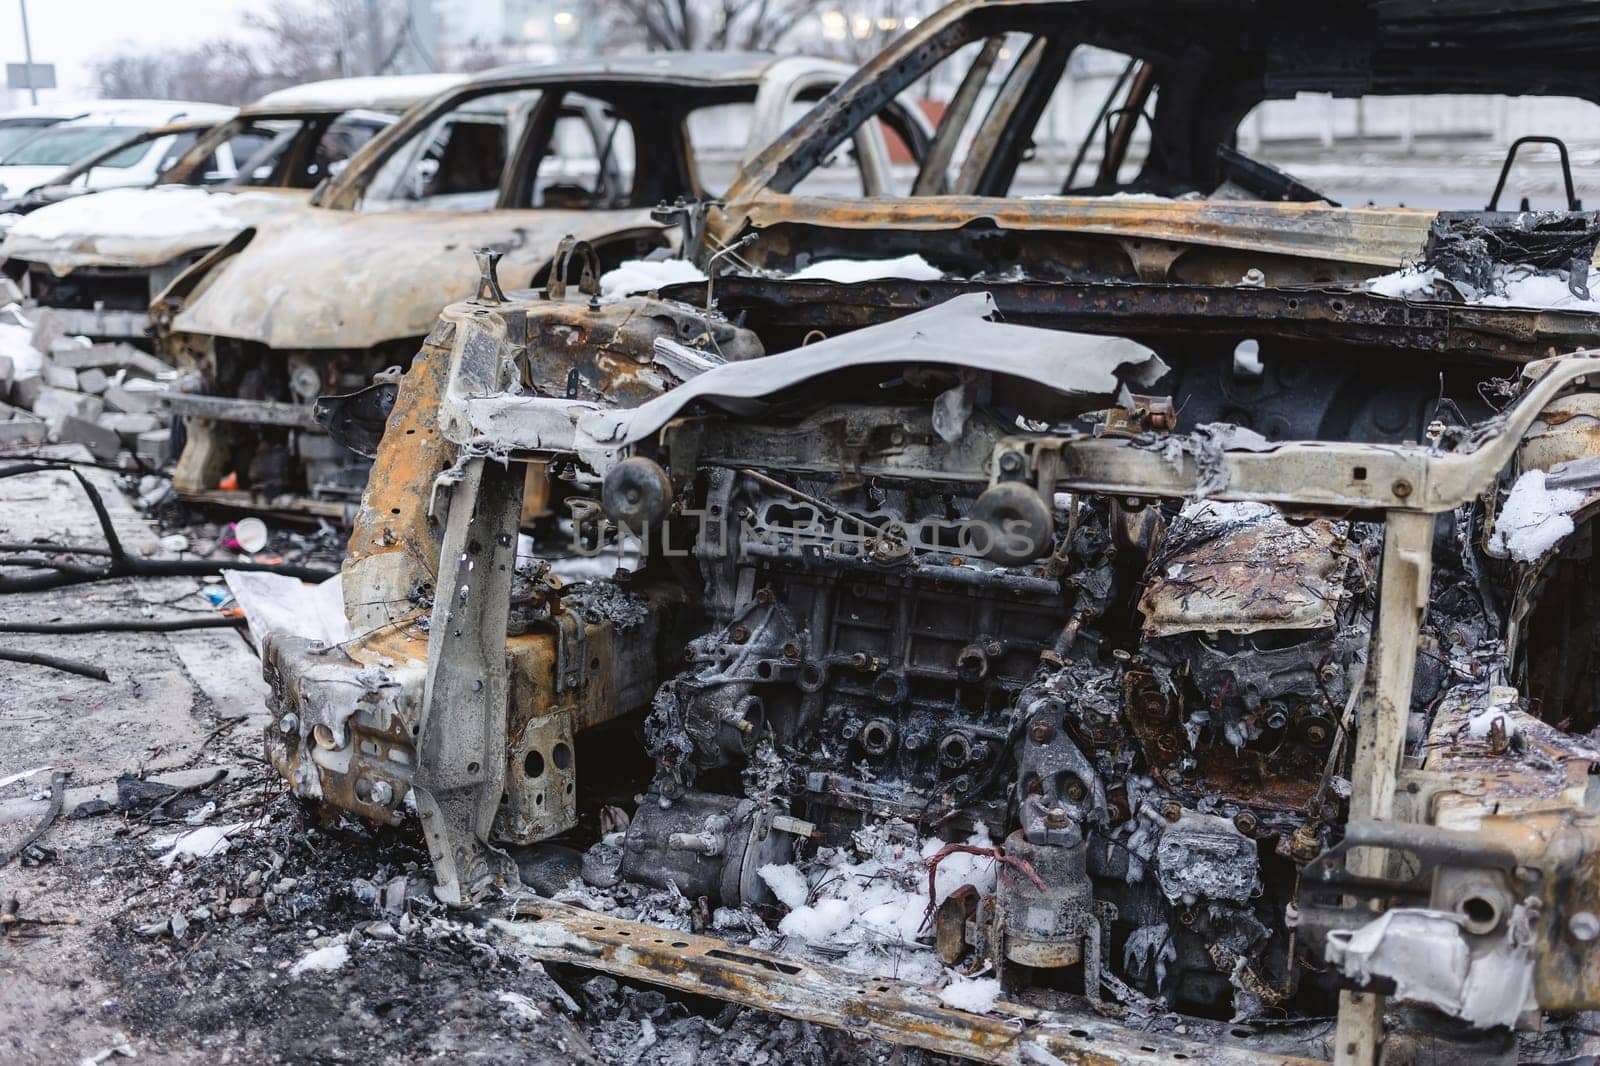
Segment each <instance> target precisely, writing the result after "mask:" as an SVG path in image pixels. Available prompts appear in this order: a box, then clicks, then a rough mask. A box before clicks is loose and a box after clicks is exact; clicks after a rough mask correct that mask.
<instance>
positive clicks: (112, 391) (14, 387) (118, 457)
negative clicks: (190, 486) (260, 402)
mask: <svg viewBox="0 0 1600 1066" xmlns="http://www.w3.org/2000/svg"><path fill="white" fill-rule="evenodd" d="M21 296H22V294H21V293H20V292H19V291H18V290H17V288H16V286H15V284H13V283H12V282H11V281H10V280H9V279H6V278H0V448H6V449H18V448H27V447H31V446H36V445H40V444H46V443H51V444H81V445H83V446H84V447H85V448H87V449H89V452H90V453H91V454H92V455H93V456H94V457H95V458H96V459H98V460H100V461H102V462H107V463H115V464H117V465H119V466H123V467H127V468H134V467H138V468H143V469H149V468H160V467H162V466H165V465H166V464H167V463H168V462H170V461H171V459H172V432H171V430H170V429H169V427H168V423H169V416H168V414H167V411H166V399H165V397H166V393H167V389H168V387H169V386H170V384H171V382H172V379H173V378H174V377H175V376H176V371H174V370H173V369H172V367H170V366H168V365H167V364H166V363H163V362H162V361H161V360H160V359H157V358H156V357H155V356H153V355H151V354H150V353H148V352H144V351H140V350H139V349H138V348H135V347H134V346H133V345H131V344H124V343H115V344H95V343H92V342H91V341H90V340H89V339H88V338H87V337H74V336H68V335H67V334H66V333H65V332H64V331H63V330H62V328H61V324H60V323H59V322H58V321H57V320H56V318H55V316H54V315H53V314H52V313H51V311H50V310H49V309H48V308H42V307H35V308H24V307H23V306H22V303H21Z"/></svg>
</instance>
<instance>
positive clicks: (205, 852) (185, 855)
mask: <svg viewBox="0 0 1600 1066" xmlns="http://www.w3.org/2000/svg"><path fill="white" fill-rule="evenodd" d="M258 824H259V823H257V822H234V823H232V824H230V825H207V826H201V827H200V828H199V829H195V830H193V831H191V832H188V833H179V834H178V835H177V836H170V837H162V838H161V839H160V840H157V841H155V842H154V843H152V844H151V845H150V849H151V850H152V851H160V852H163V853H164V854H162V856H161V865H163V866H171V865H172V864H173V863H175V862H179V863H187V862H191V861H193V860H195V859H205V858H210V857H211V856H214V855H221V854H223V853H224V852H226V851H227V850H228V838H229V837H231V836H233V835H234V834H236V833H242V832H243V831H244V830H246V829H252V828H255V827H256V826H257V825H258Z"/></svg>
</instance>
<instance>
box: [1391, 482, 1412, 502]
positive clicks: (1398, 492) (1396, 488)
mask: <svg viewBox="0 0 1600 1066" xmlns="http://www.w3.org/2000/svg"><path fill="white" fill-rule="evenodd" d="M1389 491H1390V492H1393V493H1394V495H1395V499H1398V500H1403V499H1405V498H1406V497H1407V496H1410V495H1411V482H1409V481H1407V480H1406V479H1405V478H1397V479H1396V480H1395V483H1394V484H1393V485H1391V486H1389Z"/></svg>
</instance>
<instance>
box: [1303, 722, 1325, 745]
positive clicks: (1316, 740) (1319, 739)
mask: <svg viewBox="0 0 1600 1066" xmlns="http://www.w3.org/2000/svg"><path fill="white" fill-rule="evenodd" d="M1306 739H1307V740H1309V741H1310V742H1311V743H1312V744H1315V745H1317V746H1318V747H1321V746H1322V745H1323V744H1326V743H1327V742H1328V727H1327V726H1326V725H1324V724H1323V723H1321V722H1312V723H1311V724H1310V725H1308V726H1306Z"/></svg>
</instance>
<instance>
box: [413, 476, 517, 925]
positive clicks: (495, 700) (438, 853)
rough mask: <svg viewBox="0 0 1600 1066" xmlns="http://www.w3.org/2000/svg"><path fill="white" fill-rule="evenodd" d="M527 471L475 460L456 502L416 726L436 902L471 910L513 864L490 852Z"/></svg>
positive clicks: (419, 790) (418, 781)
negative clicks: (509, 621)
mask: <svg viewBox="0 0 1600 1066" xmlns="http://www.w3.org/2000/svg"><path fill="white" fill-rule="evenodd" d="M522 484H523V477H522V467H521V466H520V465H519V466H512V465H511V464H509V463H504V464H502V463H497V462H495V461H493V460H489V459H473V460H471V461H470V462H468V463H467V464H466V465H465V467H464V468H463V470H462V477H461V480H460V481H459V482H458V483H457V484H456V486H455V489H454V496H453V498H452V500H451V503H450V517H449V520H448V523H447V524H446V526H445V535H444V545H443V548H442V549H441V551H440V553H439V580H438V584H437V586H436V588H437V593H436V595H435V597H434V606H433V624H432V627H431V629H430V631H429V637H428V680H427V685H426V688H425V689H424V693H423V700H422V713H421V715H420V720H419V722H418V725H417V729H418V736H417V742H416V743H417V769H416V773H415V776H414V779H413V786H412V788H413V792H414V795H415V797H416V803H417V812H418V814H420V815H421V817H422V832H423V835H424V836H425V837H426V838H427V842H428V854H429V856H430V857H431V858H432V859H433V867H434V875H435V879H436V881H437V884H436V886H435V888H434V892H435V894H437V895H438V897H439V898H440V899H441V900H443V901H444V902H446V903H449V904H452V905H461V904H465V903H468V902H470V901H471V900H472V899H473V898H474V897H476V896H477V895H479V894H480V893H481V892H482V891H483V890H484V889H486V888H487V887H488V886H489V885H490V884H492V883H493V882H495V881H496V880H498V879H501V878H503V879H505V880H508V881H510V882H512V883H513V884H515V883H516V881H517V873H516V869H517V868H516V864H515V863H514V862H512V861H511V860H510V858H509V857H508V856H505V855H502V854H501V853H500V852H498V851H496V850H494V849H493V848H491V846H490V845H489V836H490V832H491V827H492V826H493V824H494V818H495V812H496V809H497V807H498V805H499V801H500V793H501V786H502V784H503V782H504V778H505V770H506V744H505V740H506V691H507V685H508V668H507V664H506V624H507V619H508V617H509V615H510V610H511V576H512V569H513V566H514V565H515V562H516V550H517V523H518V519H519V518H520V517H521V515H522Z"/></svg>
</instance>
